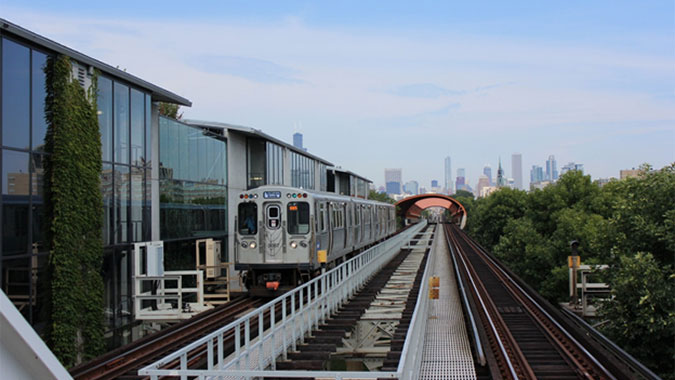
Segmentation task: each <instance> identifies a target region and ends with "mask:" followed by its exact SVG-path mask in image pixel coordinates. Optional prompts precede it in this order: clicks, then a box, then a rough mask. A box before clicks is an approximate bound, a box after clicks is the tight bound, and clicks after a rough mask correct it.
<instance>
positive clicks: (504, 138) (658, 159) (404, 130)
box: [0, 0, 675, 188]
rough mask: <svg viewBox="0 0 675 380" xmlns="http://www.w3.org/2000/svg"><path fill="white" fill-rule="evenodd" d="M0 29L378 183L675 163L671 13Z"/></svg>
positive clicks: (118, 15)
mask: <svg viewBox="0 0 675 380" xmlns="http://www.w3.org/2000/svg"><path fill="white" fill-rule="evenodd" d="M0 17H2V18H5V19H7V20H9V21H11V22H14V23H16V24H18V25H20V26H22V27H24V28H27V29H30V30H32V31H34V32H36V33H38V34H41V35H43V36H45V37H47V38H50V39H52V40H55V41H57V42H59V43H61V44H63V45H66V46H69V47H71V48H73V49H75V50H78V51H80V52H82V53H84V54H87V55H89V56H91V57H93V58H96V59H98V60H101V61H103V62H106V63H108V64H110V65H112V66H117V67H120V68H122V69H125V70H127V72H129V73H131V74H134V75H136V76H138V77H140V78H142V79H145V80H147V81H149V82H151V83H153V84H156V85H158V86H160V87H162V88H165V89H167V90H170V91H172V92H174V93H176V94H178V95H181V96H183V97H185V98H187V99H189V100H191V101H192V103H193V106H192V107H191V108H183V109H182V111H183V117H184V118H187V119H199V120H210V121H219V122H224V123H230V124H237V125H244V126H249V127H253V128H256V129H261V130H262V131H264V132H265V133H267V134H270V135H272V136H275V137H277V138H280V139H282V140H284V141H287V142H292V135H293V133H295V132H301V133H302V134H303V135H304V145H305V146H306V147H307V148H308V150H309V152H311V153H313V154H316V155H318V156H320V157H322V158H325V159H327V160H328V161H330V162H332V163H334V164H335V165H337V166H341V167H342V168H343V169H347V170H351V171H353V172H356V173H359V174H361V175H363V176H365V177H367V178H369V179H371V180H372V181H373V182H374V183H375V185H377V186H380V185H383V184H384V169H385V168H401V169H402V178H403V181H404V182H407V181H409V180H416V181H418V182H419V183H420V185H421V186H425V187H427V188H428V187H430V181H431V180H432V179H436V180H439V182H441V183H442V182H443V180H444V178H443V170H444V167H443V165H444V158H445V157H446V156H450V157H451V159H452V170H453V177H454V176H455V175H456V171H457V169H458V168H465V169H466V173H467V181H468V183H469V184H470V185H471V186H473V187H475V185H476V182H477V181H478V176H479V175H480V174H481V173H482V169H483V166H484V165H486V164H488V165H490V166H491V167H492V168H493V169H492V171H493V175H496V172H497V170H496V169H497V165H498V162H499V160H500V159H501V162H502V165H503V167H504V169H505V173H506V175H507V176H509V177H510V176H512V173H511V162H510V161H511V155H512V154H513V153H521V154H522V160H523V177H524V178H523V179H524V182H525V185H527V183H528V182H529V172H530V168H531V167H532V165H539V166H544V167H545V161H546V159H547V158H548V156H549V155H554V156H555V158H556V160H557V163H558V168H560V167H562V166H563V165H564V164H566V163H568V162H571V161H573V162H576V163H581V164H583V165H584V169H585V172H586V174H590V175H591V176H592V178H593V179H597V178H607V177H618V176H619V170H621V169H629V168H633V167H638V166H639V165H640V164H642V163H650V164H652V165H653V166H654V167H657V168H658V167H662V166H664V165H668V164H669V163H672V162H675V2H673V1H672V0H670V1H639V2H636V1H621V0H613V1H603V0H598V1H576V0H571V1H564V2H563V1H559V2H551V1H527V2H526V1H518V0H512V1H481V2H451V1H415V2H411V1H408V2H402V1H387V2H384V1H369V0H360V1H339V2H315V1H199V2H194V3H188V2H185V1H181V2H174V1H162V2H153V1H126V0H118V1H114V2H92V1H86V2H85V1H26V0H22V1H15V0H2V2H1V4H0Z"/></svg>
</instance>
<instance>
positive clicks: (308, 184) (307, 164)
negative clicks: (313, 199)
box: [290, 152, 314, 189]
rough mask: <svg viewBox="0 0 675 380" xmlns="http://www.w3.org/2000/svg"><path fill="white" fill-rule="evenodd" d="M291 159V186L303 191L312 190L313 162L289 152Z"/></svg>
mask: <svg viewBox="0 0 675 380" xmlns="http://www.w3.org/2000/svg"><path fill="white" fill-rule="evenodd" d="M290 158H291V186H292V187H300V188H303V189H314V160H313V159H311V158H309V157H307V156H303V155H301V154H298V153H296V152H290Z"/></svg>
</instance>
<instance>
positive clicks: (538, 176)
mask: <svg viewBox="0 0 675 380" xmlns="http://www.w3.org/2000/svg"><path fill="white" fill-rule="evenodd" d="M543 180H544V168H542V167H541V166H538V165H532V169H531V170H530V183H537V182H541V181H543Z"/></svg>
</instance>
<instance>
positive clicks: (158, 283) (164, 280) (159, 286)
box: [133, 241, 211, 321]
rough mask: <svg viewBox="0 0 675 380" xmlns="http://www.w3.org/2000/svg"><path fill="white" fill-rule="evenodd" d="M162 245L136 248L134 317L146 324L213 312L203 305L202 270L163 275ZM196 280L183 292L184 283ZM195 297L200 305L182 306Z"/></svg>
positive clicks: (143, 244)
mask: <svg viewBox="0 0 675 380" xmlns="http://www.w3.org/2000/svg"><path fill="white" fill-rule="evenodd" d="M163 252H164V243H163V242H162V241H153V242H143V243H135V244H134V255H133V256H134V257H133V263H134V268H133V270H134V275H133V284H134V299H133V301H134V316H135V318H136V319H137V320H145V321H178V320H182V319H188V318H191V317H192V316H194V315H195V314H197V313H199V312H202V311H204V310H207V309H209V308H211V307H210V306H206V305H205V304H204V285H203V281H204V273H203V271H201V270H184V271H164V253H163ZM189 277H194V278H195V283H196V286H195V287H194V288H184V287H183V280H184V279H185V278H189ZM188 294H196V301H197V302H189V303H187V302H183V300H184V298H183V297H185V296H187V295H188Z"/></svg>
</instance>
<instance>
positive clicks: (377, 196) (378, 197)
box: [368, 190, 396, 204]
mask: <svg viewBox="0 0 675 380" xmlns="http://www.w3.org/2000/svg"><path fill="white" fill-rule="evenodd" d="M368 199H372V200H374V201H380V202H384V203H390V204H394V203H396V201H395V200H394V199H393V198H390V197H389V196H388V195H387V193H380V192H377V191H375V190H370V192H369V193H368Z"/></svg>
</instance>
